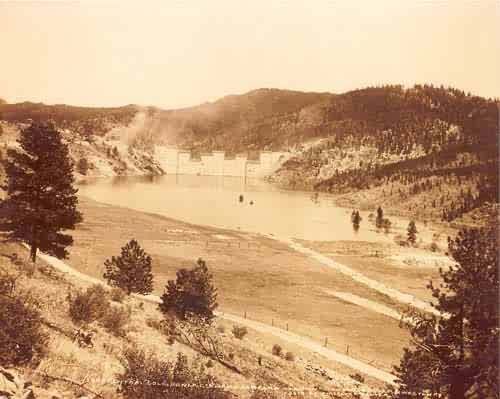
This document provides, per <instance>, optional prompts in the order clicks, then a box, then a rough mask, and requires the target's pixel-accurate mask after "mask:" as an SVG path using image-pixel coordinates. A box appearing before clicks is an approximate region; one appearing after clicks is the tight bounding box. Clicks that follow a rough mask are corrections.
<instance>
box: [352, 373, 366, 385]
mask: <svg viewBox="0 0 500 399" xmlns="http://www.w3.org/2000/svg"><path fill="white" fill-rule="evenodd" d="M349 377H351V378H352V379H353V380H355V381H358V382H360V383H362V384H363V383H364V382H365V377H363V376H362V375H361V374H359V373H355V374H350V375H349Z"/></svg>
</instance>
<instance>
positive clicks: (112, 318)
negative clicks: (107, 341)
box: [99, 305, 130, 337]
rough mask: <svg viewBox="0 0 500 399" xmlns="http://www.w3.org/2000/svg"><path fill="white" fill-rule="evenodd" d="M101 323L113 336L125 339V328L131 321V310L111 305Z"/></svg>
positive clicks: (101, 318)
mask: <svg viewBox="0 0 500 399" xmlns="http://www.w3.org/2000/svg"><path fill="white" fill-rule="evenodd" d="M99 321H100V323H101V324H102V326H103V327H104V328H105V329H106V330H108V331H109V332H110V333H111V334H113V335H116V336H117V337H123V336H124V335H125V333H126V331H125V327H126V325H127V324H128V323H129V321H130V309H126V308H124V307H122V306H116V305H110V306H109V307H108V309H107V310H106V312H105V313H104V314H103V315H102V316H101V317H100V319H99Z"/></svg>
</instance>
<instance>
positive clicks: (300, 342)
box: [38, 253, 396, 385]
mask: <svg viewBox="0 0 500 399" xmlns="http://www.w3.org/2000/svg"><path fill="white" fill-rule="evenodd" d="M38 256H39V257H40V258H41V259H43V260H44V261H45V262H47V263H48V264H50V265H51V266H53V267H54V268H55V269H57V270H59V271H61V272H63V273H67V274H69V275H71V276H74V277H76V278H78V279H79V280H82V281H86V282H88V283H91V284H100V285H105V286H106V285H107V284H106V283H105V282H104V281H102V280H99V279H97V278H94V277H91V276H89V275H86V274H84V273H81V272H79V271H78V270H75V269H74V268H72V267H71V266H69V265H68V264H66V263H64V262H63V261H61V260H60V259H57V258H55V257H53V256H50V255H47V254H44V253H39V255H38ZM134 296H136V297H137V298H139V299H143V300H146V301H148V302H152V303H159V302H160V301H161V300H160V297H159V296H157V295H134ZM216 315H217V316H218V317H221V318H223V319H226V320H229V321H232V322H234V323H238V324H241V325H244V326H246V327H248V328H251V329H253V330H255V331H258V332H260V333H264V334H269V335H273V336H275V337H277V338H279V339H282V340H283V341H287V342H289V343H292V344H295V345H297V346H300V347H302V348H304V349H307V350H310V351H312V352H316V353H318V354H320V355H322V356H324V357H325V358H327V359H329V360H332V361H334V362H337V363H340V364H343V365H344V366H347V367H349V368H352V369H354V370H356V371H359V372H361V373H363V374H366V375H368V376H370V377H373V378H376V379H378V380H380V381H383V382H385V383H387V384H391V385H396V382H395V380H396V377H395V376H394V375H392V374H390V373H388V372H386V371H383V370H380V369H377V368H376V367H373V366H371V365H369V364H366V363H363V362H361V361H359V360H357V359H354V358H352V357H350V356H347V355H343V354H341V353H339V352H337V351H335V350H333V349H328V348H325V347H324V346H322V345H321V344H319V343H317V342H315V341H313V340H311V339H309V338H305V337H302V336H300V335H297V334H294V333H292V332H289V331H284V330H281V329H279V328H277V327H273V326H270V325H267V324H264V323H260V322H258V321H254V320H249V319H245V318H242V317H239V316H236V315H232V314H228V313H225V312H216Z"/></svg>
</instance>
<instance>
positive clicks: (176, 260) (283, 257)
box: [68, 199, 408, 370]
mask: <svg viewBox="0 0 500 399" xmlns="http://www.w3.org/2000/svg"><path fill="white" fill-rule="evenodd" d="M81 210H82V212H83V215H84V222H83V223H82V224H81V225H80V226H79V227H78V229H77V230H76V231H75V232H74V240H75V244H74V246H73V248H71V252H70V257H69V259H68V263H69V264H70V265H71V266H73V267H75V268H77V269H78V270H80V271H82V272H85V273H87V274H89V275H92V276H96V277H101V276H102V273H103V271H104V266H103V263H104V260H105V259H107V258H110V257H111V256H112V255H118V254H119V252H120V248H121V247H122V246H123V245H124V244H125V243H126V242H127V241H128V240H130V239H132V238H135V239H137V240H138V241H139V243H140V244H141V245H142V246H143V247H144V248H145V250H146V251H147V252H148V253H150V254H151V256H152V257H153V263H154V273H155V292H156V293H159V294H161V293H162V291H163V287H164V285H165V283H166V282H167V280H168V279H172V278H175V272H176V270H178V269H179V268H181V267H186V266H191V265H193V264H194V262H195V261H196V259H197V258H198V257H201V258H203V259H205V260H206V261H207V263H208V266H209V269H210V271H211V272H212V273H213V274H214V280H215V284H216V286H217V288H218V292H219V305H220V310H221V311H225V312H228V313H233V314H237V315H240V316H242V315H244V314H245V313H246V315H247V317H248V318H250V319H254V320H257V321H261V322H264V323H267V324H270V325H275V326H281V327H282V328H285V329H286V326H287V324H288V328H289V330H290V331H293V332H295V333H297V334H300V335H303V336H306V337H310V338H312V339H314V340H316V341H319V342H324V340H325V338H326V337H327V338H328V345H329V347H331V348H333V349H336V350H338V351H341V352H344V351H347V350H349V354H350V355H351V356H353V357H355V358H358V359H360V360H365V361H367V362H368V361H370V362H372V364H373V365H375V366H377V367H379V368H381V369H385V370H390V368H391V366H392V365H393V364H395V363H397V362H398V359H399V357H400V355H401V351H402V348H403V346H405V345H406V344H407V341H408V335H407V332H406V331H404V330H403V329H401V328H399V326H398V322H397V320H394V319H391V318H389V317H387V316H384V315H380V314H377V313H375V312H373V311H371V310H367V309H364V308H362V307H359V306H356V305H353V304H350V303H347V302H344V301H342V300H340V299H337V298H333V297H332V296H331V295H327V294H325V289H326V290H331V291H341V292H349V293H353V294H355V295H358V296H362V297H366V298H368V299H371V300H373V301H377V302H379V303H382V304H385V305H388V306H394V305H395V304H394V302H393V301H392V300H391V299H389V298H388V297H386V296H384V295H381V294H378V293H377V292H375V291H373V290H370V289H368V288H366V287H364V286H362V285H360V284H357V283H355V282H354V281H352V280H351V279H350V278H348V277H346V276H344V275H342V274H340V273H337V272H335V271H333V270H331V269H328V268H326V267H324V266H323V265H321V264H320V263H318V262H316V261H315V260H313V259H310V258H308V257H306V256H305V255H302V254H299V253H297V252H295V251H293V250H291V249H290V248H288V247H287V246H286V245H285V244H282V243H279V242H277V241H275V240H272V239H269V238H266V237H262V236H257V235H253V234H246V233H242V232H234V231H226V230H221V229H215V228H207V227H200V226H194V225H190V224H187V223H183V222H179V221H176V220H173V219H168V218H165V217H161V216H157V215H152V214H147V213H142V212H137V211H133V210H130V209H125V208H120V207H115V206H108V205H103V204H99V203H97V202H94V201H91V200H87V199H81Z"/></svg>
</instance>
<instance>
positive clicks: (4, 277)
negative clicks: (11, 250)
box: [0, 269, 16, 296]
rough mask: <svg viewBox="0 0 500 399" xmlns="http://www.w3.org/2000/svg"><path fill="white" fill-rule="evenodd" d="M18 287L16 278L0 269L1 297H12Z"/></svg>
mask: <svg viewBox="0 0 500 399" xmlns="http://www.w3.org/2000/svg"><path fill="white" fill-rule="evenodd" d="M15 287H16V277H15V276H14V275H12V274H11V273H9V272H7V271H5V270H3V269H0V295H6V296H11V295H12V294H13V292H14V289H15Z"/></svg>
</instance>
